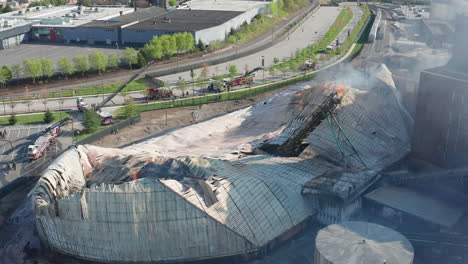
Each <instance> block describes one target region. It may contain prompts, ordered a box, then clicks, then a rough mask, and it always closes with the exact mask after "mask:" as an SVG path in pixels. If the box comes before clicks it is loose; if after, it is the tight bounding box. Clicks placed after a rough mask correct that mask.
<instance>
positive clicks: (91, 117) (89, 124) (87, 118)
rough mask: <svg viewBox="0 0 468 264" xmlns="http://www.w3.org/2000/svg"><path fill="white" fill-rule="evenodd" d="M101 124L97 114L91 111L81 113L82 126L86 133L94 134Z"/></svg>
mask: <svg viewBox="0 0 468 264" xmlns="http://www.w3.org/2000/svg"><path fill="white" fill-rule="evenodd" d="M100 124H101V120H100V119H99V116H98V114H97V113H96V111H94V110H93V109H90V110H86V111H85V112H84V113H83V126H84V127H85V130H86V133H93V132H96V131H97V130H98V128H99V125H100Z"/></svg>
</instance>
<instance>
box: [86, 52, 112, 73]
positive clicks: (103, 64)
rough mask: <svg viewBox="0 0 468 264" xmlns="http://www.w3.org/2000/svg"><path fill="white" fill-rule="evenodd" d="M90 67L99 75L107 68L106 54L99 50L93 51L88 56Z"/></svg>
mask: <svg viewBox="0 0 468 264" xmlns="http://www.w3.org/2000/svg"><path fill="white" fill-rule="evenodd" d="M88 59H89V64H90V66H91V69H93V70H95V71H97V72H98V73H99V75H101V72H103V71H105V70H106V69H107V56H106V55H105V54H103V53H101V52H99V51H95V52H93V53H91V54H90V55H89V56H88Z"/></svg>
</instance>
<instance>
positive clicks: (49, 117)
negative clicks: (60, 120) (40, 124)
mask: <svg viewBox="0 0 468 264" xmlns="http://www.w3.org/2000/svg"><path fill="white" fill-rule="evenodd" d="M54 119H55V116H54V115H53V114H52V112H50V110H48V109H47V111H46V112H45V113H44V122H45V123H47V124H48V123H51V122H52V121H54Z"/></svg>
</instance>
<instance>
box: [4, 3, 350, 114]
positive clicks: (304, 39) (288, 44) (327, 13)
mask: <svg viewBox="0 0 468 264" xmlns="http://www.w3.org/2000/svg"><path fill="white" fill-rule="evenodd" d="M342 8H343V7H321V8H319V9H318V10H317V11H316V12H315V13H314V14H313V15H311V16H310V17H309V18H307V19H306V20H305V21H304V23H303V24H302V25H301V26H300V27H298V28H297V29H296V30H295V31H293V32H290V36H289V38H286V39H284V40H283V41H281V42H279V43H277V44H276V45H274V46H272V47H270V48H268V49H266V50H263V51H261V52H257V53H255V54H253V55H249V56H246V57H242V58H239V59H237V60H234V61H231V62H229V63H221V64H218V65H212V66H209V67H208V71H209V75H213V74H215V75H221V74H226V73H228V72H229V71H228V67H229V66H230V65H236V66H237V69H238V71H239V72H244V71H245V67H246V66H247V67H248V69H252V68H255V67H259V66H260V65H261V60H262V56H264V59H265V66H266V67H269V66H271V65H273V64H274V63H273V59H274V58H275V57H276V58H279V59H281V58H287V57H290V56H291V54H293V53H294V52H295V51H296V50H298V49H302V48H305V47H307V46H308V45H310V44H312V43H317V42H318V41H319V40H320V39H321V38H322V37H323V36H324V35H325V33H326V32H327V31H328V29H329V28H330V26H331V25H332V24H333V22H334V21H335V19H336V17H337V15H338V14H339V12H340V10H341V9H342ZM354 9H356V8H353V10H354ZM354 17H355V18H356V17H357V16H356V15H355V16H354ZM354 20H355V19H353V21H354ZM343 32H345V31H343ZM343 34H344V33H343ZM232 52H235V49H234V50H233V51H232ZM238 52H240V51H238ZM200 71H201V70H195V73H196V75H198V74H199V72H200ZM179 77H180V78H182V79H184V80H187V81H188V80H190V71H186V72H182V73H180V74H171V75H167V76H164V77H161V78H160V79H162V80H164V81H168V82H169V83H171V84H172V85H173V84H174V83H175V82H177V80H178V79H179ZM265 77H266V78H267V77H268V73H266V75H265ZM127 78H128V76H120V77H116V78H113V81H116V82H117V81H124V80H126V79H127ZM262 80H263V74H260V76H257V77H256V81H257V82H258V81H262ZM107 81H109V80H107ZM97 84H98V85H99V84H101V82H100V81H98V82H97ZM64 88H65V87H64ZM187 90H190V89H187ZM179 95H180V94H179ZM134 97H143V94H142V93H137V94H135V95H134ZM101 100H102V96H93V97H89V98H87V99H86V101H87V102H88V103H90V104H93V103H98V102H100V101H101ZM62 102H63V105H62ZM123 103H124V96H120V95H118V96H116V97H115V98H114V99H113V100H112V102H111V103H110V104H123ZM5 104H6V105H5V107H3V102H0V113H4V114H9V113H11V112H12V108H11V104H9V103H8V101H6V102H5ZM46 108H49V109H51V110H59V109H75V108H76V102H75V99H65V100H63V101H62V100H50V101H49V102H47V104H46V105H44V102H43V100H34V101H30V102H29V105H28V104H27V103H17V104H15V106H14V108H13V111H14V112H15V113H24V112H37V111H44V109H46Z"/></svg>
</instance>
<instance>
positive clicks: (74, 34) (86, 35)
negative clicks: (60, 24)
mask: <svg viewBox="0 0 468 264" xmlns="http://www.w3.org/2000/svg"><path fill="white" fill-rule="evenodd" d="M62 32H63V40H64V42H66V43H67V42H85V43H88V44H106V43H107V42H108V41H110V42H112V43H115V42H117V41H118V29H116V28H114V29H111V28H109V29H105V28H79V27H76V28H63V29H62Z"/></svg>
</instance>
